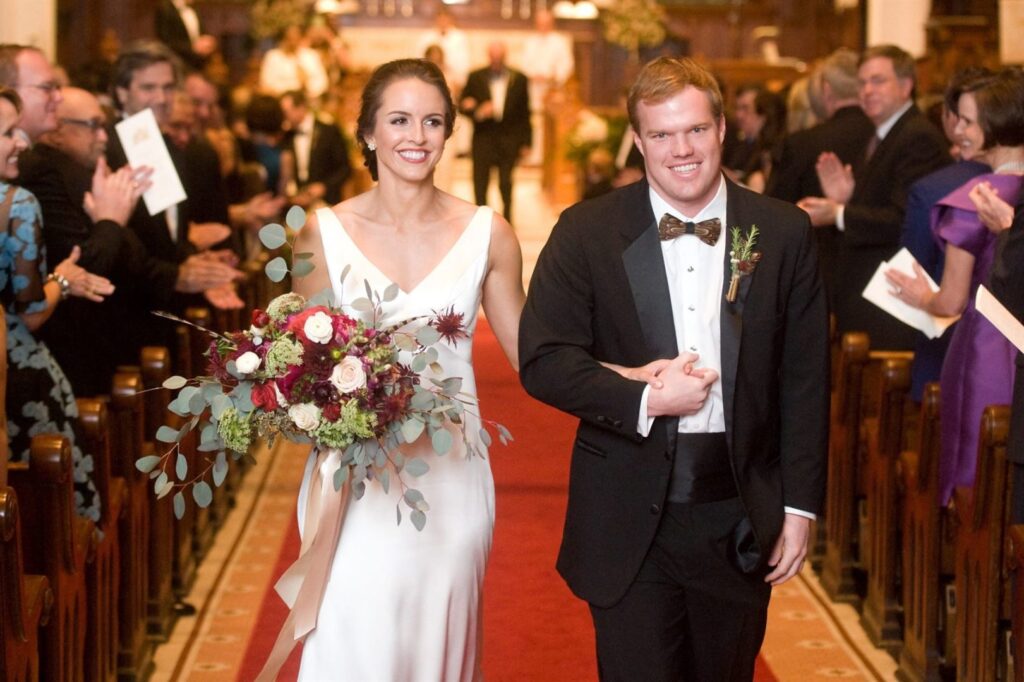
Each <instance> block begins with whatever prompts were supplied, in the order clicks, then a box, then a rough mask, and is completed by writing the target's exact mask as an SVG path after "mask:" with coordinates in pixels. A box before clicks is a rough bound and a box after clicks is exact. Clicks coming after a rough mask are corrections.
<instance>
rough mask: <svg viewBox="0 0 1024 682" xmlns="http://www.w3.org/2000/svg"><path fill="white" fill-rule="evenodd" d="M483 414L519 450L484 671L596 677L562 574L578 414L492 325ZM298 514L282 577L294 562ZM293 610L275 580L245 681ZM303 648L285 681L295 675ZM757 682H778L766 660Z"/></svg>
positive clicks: (499, 465) (481, 374) (501, 480)
mask: <svg viewBox="0 0 1024 682" xmlns="http://www.w3.org/2000/svg"><path fill="white" fill-rule="evenodd" d="M474 360H475V362H474V364H475V366H476V370H477V381H478V384H479V391H480V400H481V403H482V409H483V413H484V415H485V416H486V417H488V418H490V419H494V420H496V421H498V422H500V423H502V424H504V425H505V426H507V427H508V428H509V430H511V432H512V434H513V436H514V438H515V442H514V443H512V444H511V445H510V447H507V448H506V447H502V446H500V445H497V444H496V445H494V446H493V447H492V449H491V454H490V457H491V466H492V468H493V470H494V479H495V484H496V488H497V523H496V526H495V531H494V547H493V550H492V552H491V557H490V563H489V565H488V570H487V579H486V585H485V590H484V595H485V597H484V675H485V678H486V679H487V680H489V681H493V680H499V681H500V680H510V681H511V680H516V681H522V680H529V681H532V680H538V681H543V682H562V681H564V682H576V681H583V680H595V679H597V670H596V664H595V659H594V638H593V632H592V630H591V625H590V616H589V613H588V611H587V608H586V605H585V604H584V603H582V602H581V601H579V600H578V599H576V598H575V597H573V595H572V594H571V593H570V592H569V590H568V588H567V587H566V586H565V584H564V583H563V582H562V579H561V578H560V577H559V576H558V574H557V573H556V572H555V569H554V564H555V556H556V554H557V552H558V543H559V539H560V536H561V531H562V519H563V515H564V512H565V504H566V481H567V478H568V471H569V451H570V445H571V442H572V437H573V430H574V424H575V420H574V419H572V418H570V417H568V416H566V415H564V414H561V413H559V412H556V411H555V410H553V409H550V408H548V407H546V406H543V405H541V404H540V403H537V402H536V401H534V400H532V399H530V398H529V397H528V396H527V395H526V394H525V392H524V391H523V390H522V388H521V387H520V385H519V381H518V378H517V377H516V375H515V373H514V372H513V371H512V370H511V369H510V368H509V366H508V363H507V362H506V360H505V358H504V355H503V354H502V352H501V350H500V348H499V347H498V344H497V341H496V340H495V338H494V336H493V334H492V333H491V332H490V329H489V328H488V327H487V326H486V324H485V323H481V324H480V327H479V328H478V330H477V336H476V341H475V358H474ZM298 547H299V538H298V531H297V529H296V528H295V523H294V521H293V522H292V524H291V529H290V531H289V534H288V539H287V540H286V541H285V543H284V547H283V549H282V552H281V555H280V557H279V558H278V561H277V567H276V570H275V574H274V575H275V577H274V581H276V579H277V576H279V575H280V574H281V573H282V572H283V571H284V569H285V568H286V567H287V566H288V565H289V564H290V563H291V562H292V561H293V560H294V557H295V556H296V554H297V553H298ZM285 615H286V611H285V608H284V605H283V603H282V602H281V601H280V599H279V598H278V597H277V595H276V594H275V593H274V592H273V590H272V587H271V589H269V590H268V591H267V593H266V594H265V595H264V597H263V603H262V606H261V608H260V609H259V613H258V616H257V620H256V623H258V626H256V627H255V628H254V631H253V633H252V636H251V639H250V640H249V645H248V648H247V650H246V656H245V661H244V663H243V664H242V667H241V670H240V672H239V675H238V678H237V679H238V680H240V681H248V680H252V679H253V678H254V677H255V675H256V673H257V672H258V671H259V668H260V666H261V665H262V662H263V659H264V657H265V656H266V654H267V652H268V651H269V650H270V647H271V646H272V644H273V641H274V638H275V637H276V635H277V631H278V629H279V627H280V625H281V623H282V622H283V621H284V618H285ZM297 670H298V651H296V652H295V653H294V654H293V655H292V658H291V659H290V661H289V664H288V665H287V666H286V667H285V669H284V671H283V672H282V675H281V677H280V679H281V680H294V679H295V676H296V672H297ZM757 680H758V682H774V681H775V676H774V675H772V673H771V672H770V670H769V669H768V667H767V665H764V664H763V662H762V661H760V660H759V661H758V671H757Z"/></svg>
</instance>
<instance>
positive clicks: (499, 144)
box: [461, 68, 533, 154]
mask: <svg viewBox="0 0 1024 682" xmlns="http://www.w3.org/2000/svg"><path fill="white" fill-rule="evenodd" d="M508 74H509V76H508V91H507V92H506V94H505V109H504V111H503V112H502V116H501V120H500V121H496V120H494V119H493V118H488V119H484V120H482V121H477V120H476V119H475V118H473V115H474V112H475V111H476V109H477V108H478V107H479V106H480V105H481V104H483V103H484V102H490V101H491V81H490V78H491V70H490V68H483V69H478V70H476V71H474V72H472V73H471V74H469V79H468V80H467V81H466V87H465V88H464V89H463V90H462V99H466V98H468V97H472V98H473V99H474V100H476V106H475V107H473V108H469V109H467V108H463V109H462V110H461V111H462V113H464V114H465V115H467V116H469V117H470V118H473V145H474V146H486V147H492V148H500V149H501V150H503V151H506V152H513V153H517V154H518V152H519V150H520V149H521V148H523V147H529V146H530V144H531V143H532V140H533V129H532V128H531V126H530V95H529V91H528V89H527V80H526V76H524V75H523V74H522V73H520V72H519V71H516V70H515V69H509V70H508Z"/></svg>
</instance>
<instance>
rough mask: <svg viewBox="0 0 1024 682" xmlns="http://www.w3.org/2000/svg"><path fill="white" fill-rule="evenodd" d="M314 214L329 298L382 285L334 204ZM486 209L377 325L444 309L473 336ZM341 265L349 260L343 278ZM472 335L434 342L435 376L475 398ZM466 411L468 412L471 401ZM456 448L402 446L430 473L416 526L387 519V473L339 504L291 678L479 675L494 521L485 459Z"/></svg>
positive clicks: (327, 475) (420, 484) (367, 680)
mask: <svg viewBox="0 0 1024 682" xmlns="http://www.w3.org/2000/svg"><path fill="white" fill-rule="evenodd" d="M317 217H318V219H319V223H320V231H321V234H322V239H323V247H324V253H325V254H326V259H327V265H328V270H329V272H330V277H331V282H333V286H334V295H335V301H336V302H338V301H341V302H345V303H349V302H351V301H352V300H354V299H355V298H359V297H361V296H365V286H364V284H363V281H364V280H367V281H369V283H370V286H371V287H372V288H373V289H375V290H377V291H379V292H381V293H382V294H383V292H384V289H385V288H387V287H388V285H389V284H391V282H390V281H389V280H388V279H387V277H385V276H384V275H383V274H382V273H381V272H380V270H378V269H377V268H376V267H375V266H374V265H373V263H371V262H370V261H369V260H368V259H367V258H366V257H365V256H364V255H363V254H362V253H361V252H360V251H359V249H358V248H357V247H356V245H355V243H354V242H353V241H352V239H351V238H350V237H349V236H348V233H347V232H346V231H345V229H344V228H343V227H342V225H341V223H340V222H339V220H338V218H337V217H336V216H335V214H334V212H333V211H332V210H331V209H320V210H319V211H317ZM491 217H492V212H491V210H490V209H488V208H486V207H481V208H480V209H478V210H477V211H476V213H475V214H474V215H473V218H472V220H471V221H470V223H469V225H468V226H467V227H466V228H465V231H464V232H463V233H462V235H461V236H460V237H459V239H458V241H457V242H456V243H455V245H454V246H453V247H452V248H451V250H450V251H449V252H448V253H447V255H446V256H445V257H444V258H443V259H442V260H441V262H440V263H438V264H437V266H436V267H435V268H434V270H433V271H431V272H430V274H429V275H427V276H426V278H425V279H423V281H421V282H420V283H419V284H418V285H416V287H415V288H414V289H413V290H412V291H403V292H400V293H399V294H398V297H397V298H396V299H395V300H393V301H392V302H390V303H385V304H384V306H383V314H384V324H388V323H391V322H397V321H400V320H403V319H407V318H410V317H415V316H419V315H430V313H431V311H441V310H442V309H447V308H448V307H449V306H454V307H455V311H456V312H459V313H462V314H463V315H464V316H465V318H464V321H465V323H466V327H467V329H468V330H469V331H470V334H472V331H473V329H474V327H475V325H476V316H477V310H478V309H479V306H480V297H481V284H482V282H483V278H484V275H485V274H486V269H487V262H488V259H487V253H488V247H489V244H490V235H491ZM346 266H351V269H350V271H349V272H348V274H347V276H346V278H345V281H344V283H341V282H340V279H339V278H340V276H341V273H342V271H343V270H344V268H345V267H346ZM346 312H347V313H349V314H355V313H354V312H352V311H351V310H350V309H347V310H346ZM471 338H472V337H470V339H462V340H460V341H459V342H458V344H457V345H455V346H454V347H453V346H452V345H450V344H448V343H447V342H445V341H441V342H440V343H438V344H437V345H436V346H435V348H437V349H438V352H439V362H440V364H441V366H442V367H443V368H444V372H445V375H446V376H459V377H462V379H463V384H462V386H463V391H464V392H466V393H469V394H472V395H474V396H475V395H476V382H475V379H474V376H473V365H472V362H471V360H472V341H471ZM430 372H431V371H430V369H427V370H426V371H425V375H426V376H430ZM437 378H441V377H437ZM471 411H472V412H473V413H474V415H475V414H478V410H477V409H476V408H475V407H473V408H472V410H471ZM479 426H480V422H479V419H478V418H477V417H475V416H471V415H470V414H469V411H467V413H466V432H467V433H469V434H470V435H471V437H472V438H474V439H475V440H474V442H476V441H478V438H477V436H476V434H477V431H478V429H479ZM460 445H461V443H460V441H459V440H458V439H456V447H453V448H452V451H451V452H449V453H448V454H447V455H444V456H438V455H436V454H435V453H434V452H433V450H432V448H431V446H430V442H429V440H427V439H426V438H421V439H420V440H419V441H417V442H416V443H415V444H413V445H411V446H405V449H404V450H403V452H405V453H406V454H407V455H413V456H417V457H422V458H424V459H425V460H426V461H427V462H428V463H429V465H430V471H428V472H427V473H426V474H424V475H423V476H421V477H419V478H417V479H411V480H410V482H411V484H412V485H411V487H414V488H418V489H419V490H420V491H421V492H422V493H423V496H424V497H425V498H426V500H427V502H428V503H429V505H430V511H428V512H427V524H426V527H425V528H424V529H423V531H417V530H416V529H415V527H414V526H413V525H412V522H411V521H410V519H409V511H410V510H409V508H408V507H407V506H405V505H404V504H403V505H402V507H403V508H402V512H403V520H402V524H401V525H400V526H399V525H396V522H395V521H396V519H395V505H396V504H397V503H398V501H399V498H400V496H401V490H400V486H399V485H397V483H396V481H395V480H394V478H393V479H392V484H391V490H390V494H385V493H384V491H383V489H382V488H381V487H380V485H379V484H377V483H376V482H368V483H367V486H366V494H365V495H364V496H363V498H362V499H361V500H352V501H351V502H350V503H349V505H348V512H347V514H346V516H345V518H344V521H343V525H342V530H341V536H340V539H339V542H338V548H337V552H336V553H335V556H334V561H333V563H332V565H331V569H330V574H329V579H328V583H327V587H326V591H325V594H324V599H323V602H322V604H321V607H320V612H319V618H318V622H317V628H316V630H315V631H314V632H313V633H311V634H310V635H309V636H308V637H307V638H306V641H305V646H304V648H303V651H302V665H301V669H300V672H299V680H300V681H304V682H311V681H313V680H317V681H319V680H353V681H359V682H371V681H377V680H380V681H381V682H400V681H403V680H408V681H423V682H435V681H441V680H476V679H480V678H481V677H482V675H481V670H480V668H481V653H480V652H481V648H480V643H481V632H482V620H481V618H482V614H481V608H480V607H481V597H482V589H483V580H484V569H485V567H486V564H487V555H488V552H489V551H490V548H491V534H492V529H493V527H494V481H493V479H492V477H491V469H490V464H489V463H488V460H487V459H486V458H484V457H479V456H472V457H467V456H466V453H465V450H464V448H462V447H459V446H460ZM481 446H482V444H481ZM314 463H315V455H311V456H310V459H309V461H308V462H307V464H306V472H305V475H304V477H303V482H302V488H301V490H300V492H299V504H298V508H299V528H302V526H303V517H304V511H305V507H306V499H307V493H308V487H309V485H310V481H311V479H312V474H313V466H314ZM330 464H331V460H329V461H328V462H326V463H325V466H330ZM333 469H334V467H332V468H331V470H330V471H324V472H323V474H324V476H323V478H322V480H323V482H324V486H325V488H330V490H325V492H324V494H325V495H336V494H337V493H335V492H334V490H333V487H332V483H331V480H332V474H333Z"/></svg>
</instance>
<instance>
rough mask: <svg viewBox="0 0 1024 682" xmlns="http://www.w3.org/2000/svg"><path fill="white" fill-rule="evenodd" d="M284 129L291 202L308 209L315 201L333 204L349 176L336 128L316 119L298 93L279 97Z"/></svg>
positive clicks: (301, 94)
mask: <svg viewBox="0 0 1024 682" xmlns="http://www.w3.org/2000/svg"><path fill="white" fill-rule="evenodd" d="M281 112H282V114H283V115H284V124H285V127H286V129H287V132H286V133H285V136H284V140H283V143H282V146H283V148H284V149H285V150H287V151H289V152H290V161H291V163H292V166H291V168H290V173H289V174H290V175H291V177H292V178H293V181H294V183H295V190H294V191H293V192H291V195H292V197H291V201H292V203H295V204H298V205H299V206H304V207H310V206H313V205H314V204H316V203H317V202H322V203H327V204H332V205H333V204H336V203H338V202H339V201H341V190H342V186H343V185H344V184H345V181H346V180H348V177H349V176H350V175H351V174H352V166H351V165H350V164H349V161H348V145H346V144H345V138H344V136H342V134H341V129H340V128H339V127H338V125H337V124H336V123H335V122H334V121H333V120H329V119H324V118H322V117H321V116H318V115H317V114H316V113H315V112H314V111H313V107H311V106H310V103H309V101H308V100H307V99H306V95H305V93H303V92H302V91H301V90H292V91H290V92H286V93H284V95H282V96H281Z"/></svg>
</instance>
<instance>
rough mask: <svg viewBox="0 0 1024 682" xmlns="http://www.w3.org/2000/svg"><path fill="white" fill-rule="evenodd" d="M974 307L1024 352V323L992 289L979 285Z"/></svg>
mask: <svg viewBox="0 0 1024 682" xmlns="http://www.w3.org/2000/svg"><path fill="white" fill-rule="evenodd" d="M974 307H975V308H977V309H978V312H979V313H981V314H982V315H984V316H985V318H986V319H987V320H988V321H989V322H991V323H992V324H993V325H994V326H995V328H996V329H998V330H999V333H1000V334H1002V335H1003V336H1005V337H1006V338H1007V339H1009V340H1010V343H1012V344H1013V345H1015V346H1016V347H1017V350H1019V351H1020V352H1021V353H1024V324H1021V323H1020V320H1018V319H1017V318H1016V317H1014V316H1013V313H1011V312H1010V311H1009V310H1007V309H1006V306H1004V305H1003V304H1002V303H1000V302H999V299H998V298H996V297H995V296H993V295H992V292H991V291H989V290H988V289H986V288H985V287H984V286H979V287H978V293H977V295H975V297H974Z"/></svg>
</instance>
